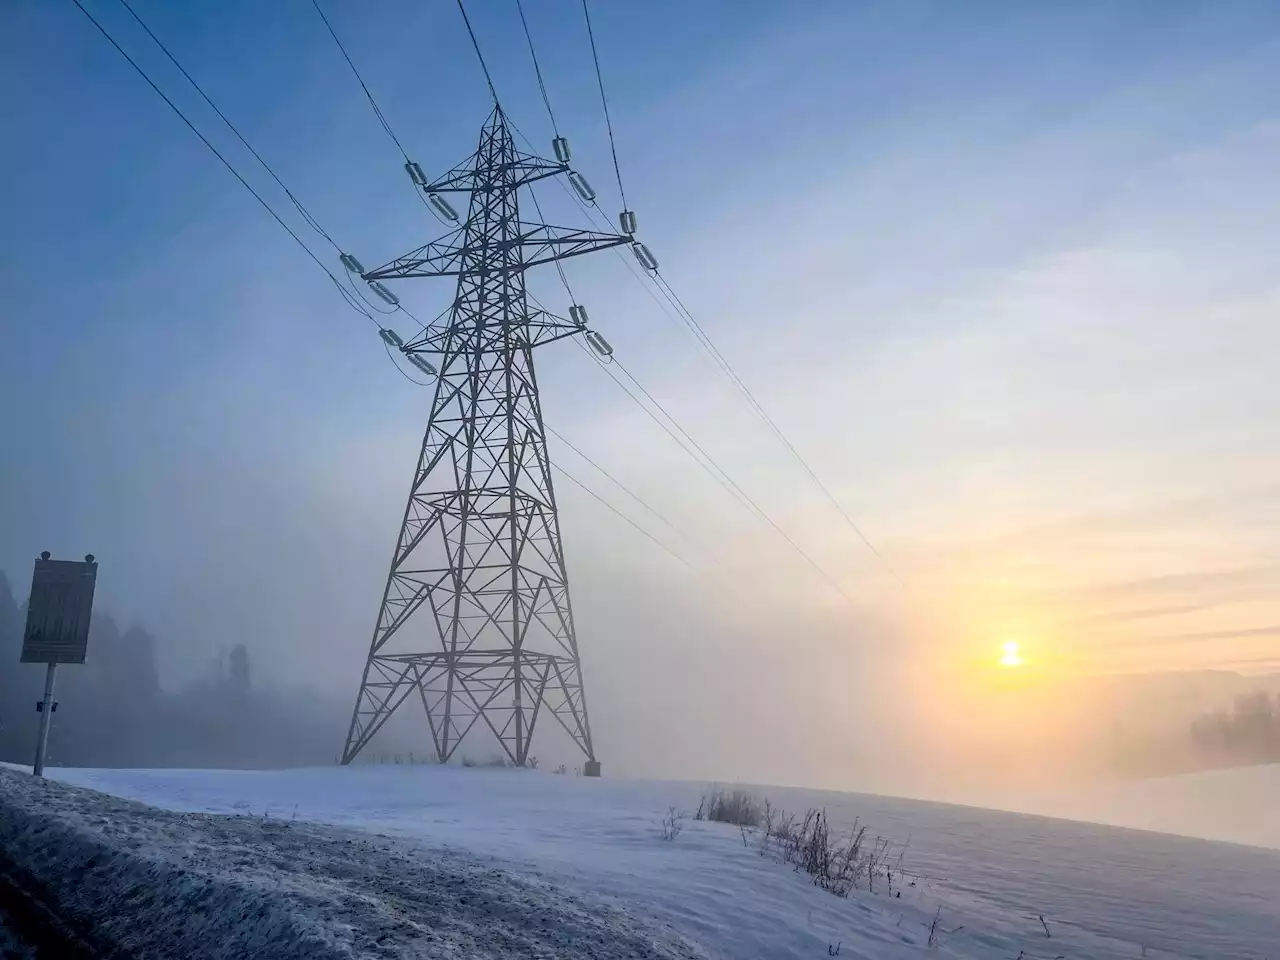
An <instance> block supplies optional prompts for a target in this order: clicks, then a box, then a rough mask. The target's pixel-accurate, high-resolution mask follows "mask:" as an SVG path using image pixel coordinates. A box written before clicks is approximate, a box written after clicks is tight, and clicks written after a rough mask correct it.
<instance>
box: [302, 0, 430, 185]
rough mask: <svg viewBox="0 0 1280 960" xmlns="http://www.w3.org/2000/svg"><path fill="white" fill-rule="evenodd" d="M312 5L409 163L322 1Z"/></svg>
mask: <svg viewBox="0 0 1280 960" xmlns="http://www.w3.org/2000/svg"><path fill="white" fill-rule="evenodd" d="M311 5H312V6H313V7H315V8H316V13H318V14H320V19H321V20H323V21H324V25H325V27H326V28H327V29H328V31H329V36H331V37H333V42H334V43H336V44H337V45H338V50H340V51H341V52H342V56H343V59H345V60H346V61H347V66H349V67H350V68H351V72H352V73H353V74H355V78H356V81H357V82H358V83H359V84H360V89H361V90H363V91H364V95H365V99H367V100H368V101H369V106H371V107H372V108H373V115H374V116H375V117H377V118H378V122H379V123H380V124H382V129H383V130H385V131H387V136H389V137H390V138H391V139H392V140H393V141H394V142H395V145H396V147H397V148H398V149H399V150H400V153H401V155H403V156H404V162H405V163H409V162H410V160H409V154H408V152H407V151H406V150H405V148H404V144H402V143H401V142H400V138H399V137H397V136H396V132H395V131H394V130H392V129H391V124H390V122H388V120H387V118H386V117H385V116H384V115H383V113H382V109H381V108H380V107H379V106H378V101H377V100H375V99H374V98H373V94H372V93H370V92H369V87H368V85H367V84H366V83H365V82H364V77H362V76H360V71H359V70H357V69H356V65H355V61H353V60H352V59H351V57H350V55H349V54H348V53H347V48H346V47H344V46H343V45H342V41H341V40H339V39H338V34H337V32H336V31H335V30H334V29H333V24H331V23H330V22H329V18H328V17H326V16H325V15H324V10H322V9H321V8H320V0H311Z"/></svg>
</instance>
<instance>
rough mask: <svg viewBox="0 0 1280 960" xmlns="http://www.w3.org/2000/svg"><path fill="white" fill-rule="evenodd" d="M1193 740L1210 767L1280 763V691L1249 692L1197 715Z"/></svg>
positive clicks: (1192, 729)
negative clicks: (1273, 693)
mask: <svg viewBox="0 0 1280 960" xmlns="http://www.w3.org/2000/svg"><path fill="white" fill-rule="evenodd" d="M1191 742H1192V744H1193V746H1194V748H1195V750H1196V752H1197V753H1198V754H1199V755H1200V756H1201V757H1202V758H1203V759H1204V760H1205V761H1206V762H1207V764H1208V765H1210V766H1234V765H1238V764H1251V763H1280V694H1277V695H1276V696H1275V697H1274V698H1273V697H1271V696H1270V695H1269V694H1267V693H1266V692H1264V691H1259V692H1257V693H1250V694H1247V695H1245V696H1241V697H1237V698H1236V701H1235V705H1234V706H1233V707H1232V708H1231V709H1230V710H1216V711H1214V712H1212V713H1207V714H1205V715H1203V716H1201V717H1199V718H1197V719H1196V721H1195V722H1194V723H1192V725H1191Z"/></svg>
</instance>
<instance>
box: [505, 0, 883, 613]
mask: <svg viewBox="0 0 1280 960" xmlns="http://www.w3.org/2000/svg"><path fill="white" fill-rule="evenodd" d="M583 6H584V7H585V6H586V0H583ZM517 132H519V131H517ZM520 136H521V137H522V138H523V139H524V140H525V142H526V143H528V138H527V137H525V136H524V134H520ZM530 147H532V144H530ZM615 162H616V158H615ZM557 182H559V181H557ZM560 187H561V189H563V190H564V191H565V193H566V195H568V196H569V197H570V198H571V199H572V200H574V201H576V202H577V203H578V205H579V206H580V207H582V209H583V210H585V211H586V213H587V215H588V216H589V217H590V218H591V220H592V221H593V222H594V223H596V224H597V225H598V226H603V227H604V228H605V229H609V226H608V221H607V220H604V219H603V214H601V213H600V210H599V208H598V207H597V206H596V205H595V204H594V203H587V202H585V201H583V199H582V198H581V197H579V196H578V195H577V194H575V193H574V192H573V191H572V190H570V189H569V188H568V187H566V186H565V185H564V184H563V183H560ZM619 187H621V183H619ZM624 203H625V199H624ZM602 221H603V222H602ZM614 253H615V254H616V255H617V256H618V257H619V258H620V259H621V260H622V263H623V265H624V266H626V268H627V271H628V272H629V273H630V274H631V276H632V277H633V278H634V279H635V280H636V282H637V283H639V284H640V286H641V287H642V288H643V289H644V291H645V293H646V294H648V296H649V298H650V299H651V300H653V302H654V303H655V304H657V305H658V308H659V309H660V310H661V311H662V312H663V313H664V314H666V316H667V317H668V318H669V319H671V320H673V321H676V320H678V321H679V322H680V323H681V324H682V325H683V326H684V327H685V329H686V330H688V331H689V332H690V333H691V334H692V335H693V337H694V339H695V341H696V342H697V343H698V345H699V346H700V347H702V349H703V351H704V352H705V353H706V354H707V356H708V357H710V358H711V360H712V361H713V362H714V363H715V364H716V366H718V367H719V368H720V370H721V372H722V373H724V375H725V377H726V378H727V379H728V380H729V382H730V383H731V384H732V385H733V386H734V387H735V388H736V389H737V390H738V391H739V393H741V394H742V396H743V397H744V399H746V401H747V404H748V406H749V407H750V408H751V410H752V412H754V413H755V414H756V416H758V417H759V418H760V419H761V421H762V422H763V423H764V424H765V426H766V427H767V428H768V429H769V431H770V432H771V433H772V434H773V435H774V436H775V437H776V438H777V439H778V440H779V441H780V442H781V443H782V444H783V446H785V447H786V448H787V450H788V452H789V453H790V454H791V456H792V457H794V458H795V459H796V461H797V462H798V463H799V464H800V466H801V468H802V469H803V470H804V471H805V473H807V474H808V476H809V478H810V479H811V480H812V481H813V482H814V483H815V484H816V485H817V486H818V488H819V489H820V490H821V491H822V493H823V495H824V496H825V497H826V498H827V500H828V501H830V502H831V504H832V506H834V507H835V508H836V510H838V511H839V512H840V515H841V516H842V517H843V518H844V521H845V523H846V524H848V526H849V527H850V528H851V529H852V530H853V532H854V533H855V534H857V536H858V538H859V539H860V540H861V541H862V543H863V544H864V545H865V546H866V547H867V549H868V550H870V551H871V553H872V555H873V556H875V558H876V559H877V560H879V561H880V563H881V564H882V565H883V566H884V568H885V569H886V570H887V571H888V572H889V574H890V575H891V576H892V577H893V578H894V579H895V580H897V581H898V584H899V586H901V587H902V588H903V589H905V588H906V582H905V581H904V580H903V579H902V577H901V576H900V575H899V574H898V572H897V570H896V569H895V568H894V567H893V565H892V564H890V563H889V561H888V559H887V558H886V557H885V556H884V555H883V554H882V553H881V552H880V551H879V550H878V549H876V546H875V544H873V543H872V542H871V539H870V538H869V537H868V536H867V535H866V534H865V533H864V532H863V530H862V528H861V527H859V526H858V524H857V522H856V521H855V520H854V519H853V517H852V516H850V515H849V513H848V511H846V510H845V508H844V507H843V506H842V505H841V504H840V502H839V500H837V499H836V497H835V495H834V494H833V493H832V492H831V490H830V488H828V487H827V485H826V484H825V483H823V481H822V480H821V479H820V478H819V477H818V475H817V472H816V471H814V469H813V468H812V467H811V466H810V465H809V463H808V461H807V460H805V459H804V457H803V456H802V455H801V454H800V452H799V450H797V449H796V447H795V445H794V444H793V443H792V442H791V441H790V440H789V439H788V438H787V436H786V434H785V433H783V432H782V428H781V427H779V426H778V424H777V422H776V421H774V419H773V418H772V417H771V416H769V413H768V411H766V410H765V409H764V407H763V405H761V403H760V402H759V401H758V400H757V399H756V397H755V395H754V394H753V393H752V392H751V390H750V388H748V387H747V385H746V383H745V382H744V381H743V380H742V378H741V377H740V376H739V375H738V373H737V371H736V370H734V368H733V366H732V364H730V363H729V361H728V360H727V359H726V358H725V356H724V354H723V353H721V352H720V349H719V348H718V347H717V346H716V344H715V341H713V340H712V339H711V336H710V334H708V333H707V332H706V330H705V329H704V328H703V327H702V325H701V324H700V323H698V320H697V318H696V317H694V315H693V312H692V311H690V310H689V308H688V307H687V306H686V305H685V303H684V301H683V300H681V299H680V297H679V295H677V294H676V292H675V289H674V288H673V287H672V286H671V284H670V282H669V281H668V280H667V279H666V278H665V277H663V276H662V275H661V274H659V273H657V271H655V272H654V276H655V283H654V285H655V286H657V288H658V290H659V291H661V293H662V295H663V297H665V298H666V300H667V304H669V305H670V308H671V309H669V308H668V306H667V304H664V303H663V302H662V300H660V299H659V298H658V295H657V294H655V293H654V292H653V288H652V287H651V286H650V285H649V284H648V283H645V281H644V278H643V277H642V276H641V275H640V274H639V273H638V272H637V271H636V269H635V267H634V266H633V265H632V263H631V261H630V260H628V259H627V258H626V257H625V256H623V255H622V252H621V251H620V250H616V249H615V250H614ZM673 310H674V312H673ZM673 422H674V421H673Z"/></svg>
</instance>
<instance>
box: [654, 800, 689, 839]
mask: <svg viewBox="0 0 1280 960" xmlns="http://www.w3.org/2000/svg"><path fill="white" fill-rule="evenodd" d="M683 829H684V814H683V813H677V812H676V808H675V807H668V808H667V815H666V816H665V817H663V818H662V823H661V827H660V832H659V836H661V837H662V839H663V840H674V839H675V838H676V837H678V836H680V831H681V830H683Z"/></svg>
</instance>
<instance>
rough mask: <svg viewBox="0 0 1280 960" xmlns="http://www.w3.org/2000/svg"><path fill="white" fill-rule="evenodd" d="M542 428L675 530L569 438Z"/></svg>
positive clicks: (557, 431)
mask: <svg viewBox="0 0 1280 960" xmlns="http://www.w3.org/2000/svg"><path fill="white" fill-rule="evenodd" d="M543 427H545V428H546V430H547V432H548V433H550V434H551V435H553V436H555V437H557V438H558V439H559V440H560V442H561V443H563V444H564V445H565V446H566V447H568V448H569V449H570V450H572V451H573V452H574V453H576V454H577V455H578V456H580V457H581V458H582V459H583V460H585V461H587V463H589V464H591V466H593V467H595V468H596V470H597V471H598V472H599V473H601V474H602V475H603V476H604V477H605V479H606V480H609V481H610V482H611V483H612V484H613V485H614V486H615V487H617V488H618V489H619V490H621V491H622V492H623V493H625V494H626V495H627V496H628V497H630V498H631V499H632V500H634V501H635V502H636V503H638V504H640V506H642V507H644V509H646V510H647V511H649V513H651V514H653V515H654V516H655V517H657V518H658V519H659V520H661V521H662V522H663V523H665V524H666V525H667V526H668V527H670V528H671V529H672V530H674V529H675V524H673V523H672V522H671V521H670V520H668V519H667V518H666V517H664V516H663V515H662V514H660V513H659V512H658V511H657V510H656V509H654V508H653V507H651V506H649V504H648V503H647V502H645V500H644V499H643V498H642V497H641V496H640V495H639V494H638V493H636V492H635V491H633V490H632V489H631V488H630V487H628V486H627V485H626V484H624V483H623V482H622V481H621V480H619V479H618V478H617V477H615V476H614V475H613V474H612V473H610V472H609V471H608V470H606V469H605V468H604V467H602V466H600V464H598V463H596V462H595V461H594V460H592V459H591V458H590V457H589V456H587V455H586V454H585V453H583V452H582V451H581V450H579V449H578V448H577V447H576V446H574V445H573V443H572V442H571V441H570V440H569V438H568V437H566V436H565V435H564V434H563V433H561V432H560V431H559V430H557V429H556V428H555V427H553V426H551V425H550V424H548V423H545V422H544V423H543Z"/></svg>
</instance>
